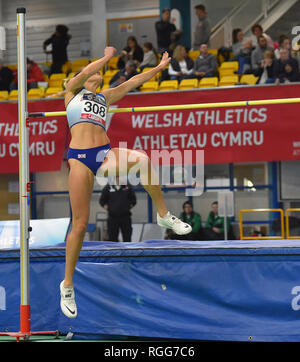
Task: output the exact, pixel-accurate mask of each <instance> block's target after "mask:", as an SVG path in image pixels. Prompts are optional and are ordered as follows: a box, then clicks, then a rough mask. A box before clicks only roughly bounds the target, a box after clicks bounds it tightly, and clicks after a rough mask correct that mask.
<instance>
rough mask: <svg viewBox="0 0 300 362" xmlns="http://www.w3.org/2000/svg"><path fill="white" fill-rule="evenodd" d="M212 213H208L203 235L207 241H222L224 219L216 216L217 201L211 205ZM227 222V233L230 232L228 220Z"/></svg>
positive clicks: (227, 219)
mask: <svg viewBox="0 0 300 362" xmlns="http://www.w3.org/2000/svg"><path fill="white" fill-rule="evenodd" d="M211 208H212V211H211V212H210V213H209V215H208V218H207V221H206V224H205V230H204V232H205V235H206V239H207V240H224V217H221V216H219V215H218V201H214V202H213V203H212V204H211ZM226 221H227V231H228V233H229V230H230V221H229V218H228V217H227V218H226Z"/></svg>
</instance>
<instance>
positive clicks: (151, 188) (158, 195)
mask: <svg viewBox="0 0 300 362" xmlns="http://www.w3.org/2000/svg"><path fill="white" fill-rule="evenodd" d="M111 153H113V155H112V154H111ZM137 164H138V166H139V171H140V179H141V182H142V184H143V186H144V188H145V190H146V191H147V192H148V194H149V195H150V196H151V198H152V200H153V202H154V205H155V206H156V208H157V212H158V214H159V216H164V215H166V214H167V212H168V210H167V208H166V205H165V201H164V197H163V193H162V190H161V187H160V185H159V180H158V176H157V174H156V171H155V170H154V167H153V165H152V164H151V161H150V159H149V157H148V156H147V155H145V154H144V153H143V152H139V151H136V150H129V149H127V148H112V149H111V150H110V151H109V153H108V154H107V157H106V159H105V160H104V162H103V164H102V166H101V171H102V173H103V174H104V175H107V174H108V172H109V173H110V172H114V171H115V175H119V176H124V175H127V174H128V172H130V169H131V168H132V167H133V166H136V165H137Z"/></svg>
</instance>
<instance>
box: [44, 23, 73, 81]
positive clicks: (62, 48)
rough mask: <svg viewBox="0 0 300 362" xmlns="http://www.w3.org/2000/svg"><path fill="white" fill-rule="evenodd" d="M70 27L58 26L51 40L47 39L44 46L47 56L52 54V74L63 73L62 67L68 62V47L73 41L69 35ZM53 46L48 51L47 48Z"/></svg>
mask: <svg viewBox="0 0 300 362" xmlns="http://www.w3.org/2000/svg"><path fill="white" fill-rule="evenodd" d="M68 31H69V29H68V27H67V26H65V25H57V26H56V30H55V33H54V34H52V35H51V37H50V38H49V39H46V40H45V41H44V44H43V49H44V52H45V53H46V54H52V65H51V68H50V74H52V73H61V72H62V66H63V65H64V64H65V63H66V62H67V61H68V54H67V46H68V44H69V41H70V39H71V37H72V36H71V35H70V34H68ZM50 44H51V45H52V50H50V51H47V50H46V49H47V46H48V45H50Z"/></svg>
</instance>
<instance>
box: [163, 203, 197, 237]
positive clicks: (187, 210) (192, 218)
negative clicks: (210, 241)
mask: <svg viewBox="0 0 300 362" xmlns="http://www.w3.org/2000/svg"><path fill="white" fill-rule="evenodd" d="M182 208H183V212H182V213H181V214H180V216H179V219H180V220H182V221H184V222H186V223H187V224H189V225H191V227H192V231H191V232H190V233H189V234H186V235H177V234H174V232H173V231H172V230H167V238H168V239H176V240H203V231H202V221H201V216H200V214H199V213H198V212H195V211H194V210H193V204H192V202H190V201H186V202H185V203H184V204H183V206H182Z"/></svg>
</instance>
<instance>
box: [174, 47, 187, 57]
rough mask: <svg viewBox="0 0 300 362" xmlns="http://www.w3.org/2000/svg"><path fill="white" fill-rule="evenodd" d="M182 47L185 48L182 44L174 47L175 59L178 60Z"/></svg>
mask: <svg viewBox="0 0 300 362" xmlns="http://www.w3.org/2000/svg"><path fill="white" fill-rule="evenodd" d="M182 49H184V50H185V47H184V46H183V45H177V46H176V48H175V49H174V52H173V58H175V59H176V60H177V61H179V60H180V53H181V50H182Z"/></svg>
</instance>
